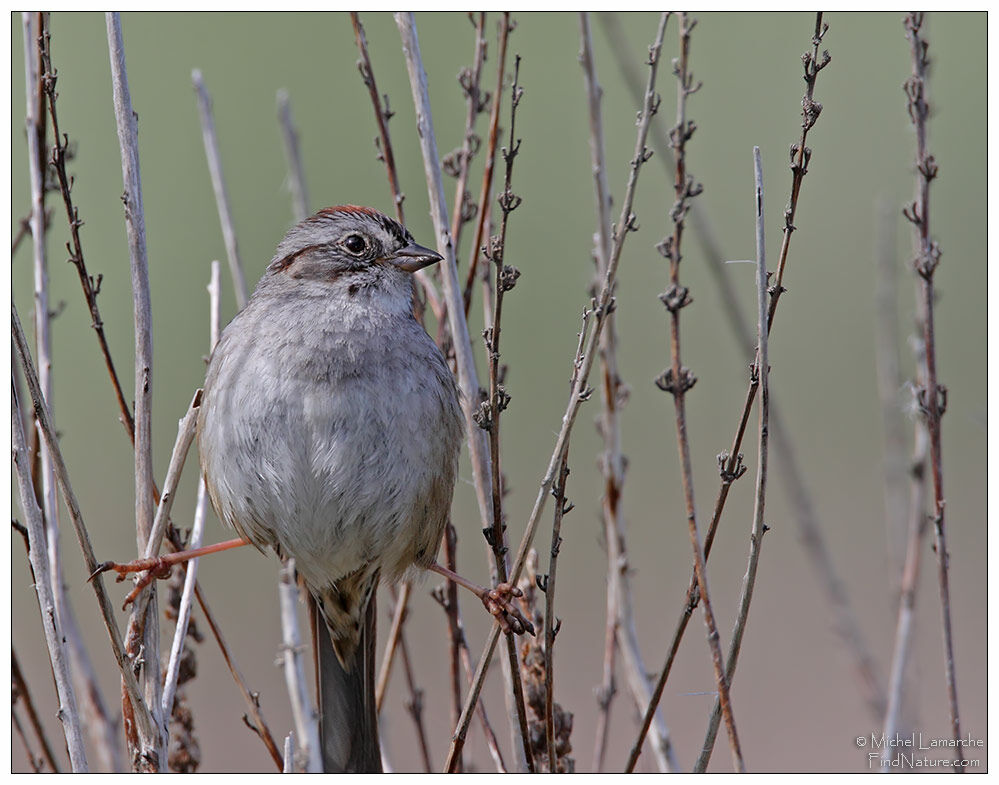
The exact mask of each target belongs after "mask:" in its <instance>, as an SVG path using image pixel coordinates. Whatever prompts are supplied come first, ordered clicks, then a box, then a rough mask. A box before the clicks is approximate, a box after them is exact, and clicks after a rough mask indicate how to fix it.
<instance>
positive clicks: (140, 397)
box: [106, 12, 166, 771]
mask: <svg viewBox="0 0 999 785" xmlns="http://www.w3.org/2000/svg"><path fill="white" fill-rule="evenodd" d="M106 22H107V34H108V51H109V54H110V59H111V82H112V88H113V94H114V108H115V122H116V125H117V130H118V143H119V146H120V147H121V172H122V180H123V181H124V194H123V196H122V201H123V202H124V205H125V228H126V233H127V235H128V250H129V259H130V260H131V271H132V298H133V310H134V317H135V529H136V542H137V548H138V552H139V553H144V552H145V550H146V543H147V541H148V539H149V535H150V533H151V531H152V526H153V515H154V511H155V503H154V501H153V451H152V401H153V334H152V330H153V325H152V304H151V300H150V294H149V264H148V259H147V256H146V223H145V215H144V212H143V208H142V182H141V177H140V174H139V141H138V121H137V119H136V116H135V114H134V112H133V110H132V99H131V96H130V94H129V89H128V75H127V72H126V69H125V46H124V42H123V40H122V35H121V19H120V17H119V15H118V14H117V13H111V12H109V13H107V15H106ZM147 591H148V592H149V593H150V601H149V604H148V617H147V618H146V619H141V618H138V617H137V616H135V615H133V616H132V619H131V620H130V623H129V635H128V639H129V643H130V647H129V648H130V651H132V653H133V654H134V653H137V652H138V649H139V641H138V640H137V639H136V638H135V637H134V636H135V635H136V634H138V633H140V632H141V639H142V642H141V645H142V647H143V649H144V651H143V659H144V662H145V663H146V667H143V668H142V669H141V679H142V682H143V684H144V692H145V697H146V704H147V705H148V707H149V711H150V713H151V714H152V717H153V720H154V722H155V724H156V728H155V734H154V735H153V736H151V737H149V736H147V737H144V738H142V737H140V738H139V742H140V745H141V749H135V748H134V747H133V750H132V752H133V756H134V757H135V758H136V761H135V763H134V764H133V765H134V766H135V767H136V768H138V769H139V770H150V771H159V770H161V767H162V766H164V765H165V763H166V734H165V725H164V722H163V717H162V714H161V701H162V695H161V685H160V674H159V660H160V645H159V643H160V642H159V623H158V621H159V619H158V614H157V609H156V601H155V599H156V598H155V587H150V588H149V589H147ZM133 647H134V648H133ZM125 712H126V717H127V716H128V715H129V713H130V710H129V709H126V710H125ZM140 733H141V727H140ZM133 741H134V739H133ZM154 756H155V757H154Z"/></svg>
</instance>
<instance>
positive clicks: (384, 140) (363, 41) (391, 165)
mask: <svg viewBox="0 0 999 785" xmlns="http://www.w3.org/2000/svg"><path fill="white" fill-rule="evenodd" d="M350 22H351V24H352V25H353V27H354V40H355V41H356V43H357V50H358V52H359V53H360V55H361V58H360V59H359V60H358V61H357V70H358V71H360V73H361V81H363V82H364V86H365V87H367V88H368V95H369V96H370V98H371V106H372V108H373V109H374V111H375V122H376V123H377V124H378V136H377V137H376V138H375V147H376V148H377V150H378V160H379V161H381V162H382V163H384V164H385V174H386V176H387V177H388V181H389V190H390V191H391V192H392V204H393V205H394V206H395V217H396V218H398V219H399V223H401V224H403V225H404V226H405V224H406V218H405V214H404V212H403V209H402V203H403V201H404V200H405V198H406V195H405V194H404V193H403V192H402V190H401V189H400V187H399V173H398V171H397V169H396V165H395V152H394V151H393V149H392V138H391V137H390V136H389V126H388V123H389V120H391V119H392V116H393V115H394V114H395V112H393V111H392V110H391V109H390V108H389V101H388V95H386V96H385V103H384V106H383V105H382V98H381V96H380V95H379V94H378V85H377V83H376V82H375V71H374V69H373V68H372V66H371V56H370V55H369V54H368V39H367V36H365V34H364V26H363V25H362V24H361V18H360V16H358V14H357V12H356V11H351V12H350ZM415 275H416V280H417V282H418V283H419V284H420V287H421V288H422V289H423V294H424V296H425V297H426V298H427V304H428V305H429V306H430V310H431V311H433V312H434V317H435V318H436V319H437V321H438V323H440V322H442V321H444V319H443V315H444V305H443V304H442V303H441V298H440V295H439V294H438V292H437V288H436V287H435V286H434V284H433V280H432V279H431V278H430V276H429V275H428V274H427V272H426V270H417V271H416V273H415ZM419 307H420V314H418V315H422V304H420V306H419Z"/></svg>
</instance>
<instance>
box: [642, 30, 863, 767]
mask: <svg viewBox="0 0 999 785" xmlns="http://www.w3.org/2000/svg"><path fill="white" fill-rule="evenodd" d="M815 25H816V26H815V33H814V34H813V37H812V47H813V51H812V52H810V53H809V52H806V53H805V54H804V55H803V56H802V61H803V63H804V66H805V82H806V92H805V96H804V98H803V99H802V132H801V133H802V135H801V141H800V143H798V144H795V145H792V147H791V174H792V177H791V196H790V199H789V203H788V207H787V208H786V209H785V211H784V227H783V232H784V238H783V243H782V245H781V252H780V258H781V260H782V261H781V267H782V268H783V265H784V262H785V261H786V259H787V252H788V248H789V245H790V238H791V233H792V232H793V231H794V228H795V227H794V223H793V222H794V214H795V212H796V210H797V206H798V194H799V192H800V189H801V181H802V179H803V178H804V176H805V174H806V173H807V161H808V160H809V159H810V158H811V150H810V149H808V148H807V147H806V146H805V140H806V139H807V135H808V131H809V130H810V129H811V128H812V126H814V125H815V121H816V120H817V119H818V115H819V112H820V111H821V104H818V103H816V102H815V101H814V100H813V98H812V95H813V94H814V89H815V80H816V77H817V76H818V73H819V71H821V70H822V69H823V68H825V67H826V66H827V65H828V64H829V62H830V59H831V58H830V57H829V53H828V52H823V53H822V58H821V59H820V58H819V55H818V48H819V46H820V44H821V43H822V38H823V36H824V35H825V33H826V31H827V30H828V25H823V24H822V14H821V12H820V13H819V14H817V16H816V23H815ZM769 291H770V296H771V301H770V309H769V310H768V314H767V317H768V321H769V324H768V327H767V333H768V335H769V334H770V332H771V331H772V329H773V318H774V307H775V300H774V298H775V297H776V294H777V292H779V291H781V288H780V285H779V284H778V285H777V287H776V288H774V287H771V289H770V290H769ZM758 388H759V379H758V376H757V375H756V374H751V375H750V381H749V387H748V389H747V390H746V399H745V402H744V404H743V409H742V414H741V415H740V418H739V423H738V426H737V427H736V433H735V437H734V438H733V441H732V448H731V450H730V451H726V452H723V453H721V454H720V455H719V456H718V468H719V474H720V476H721V486H720V488H719V490H718V496H717V498H716V499H715V505H714V512H713V514H712V517H711V522H710V524H709V526H708V530H707V533H706V534H705V537H704V554H705V559H707V556H708V554H709V552H710V550H711V544H712V543H713V542H714V537H715V533H716V532H717V529H718V524H719V521H720V520H721V515H722V512H723V511H724V509H725V502H726V500H727V499H728V493H729V490H730V489H731V487H732V483H733V482H735V481H736V480H737V479H738V478H739V477H741V476H742V475H743V474H744V473H745V472H746V467H745V466H744V465H743V463H742V453H741V452H739V449H740V447H741V446H742V439H743V436H744V435H745V432H746V427H747V425H748V423H749V416H750V413H751V411H752V406H753V402H754V401H755V399H756V393H757V390H758ZM784 446H785V448H786V453H787V456H788V457H790V455H791V451H790V443H789V442H787V443H786V444H785V445H784ZM785 469H787V470H788V471H789V472H796V471H797V469H796V467H795V466H794V463H793V461H788V463H787V465H786V466H785ZM788 487H790V488H794V489H797V491H799V492H798V493H796V494H794V496H795V498H794V506H795V507H796V508H797V509H798V510H799V511H801V512H807V513H808V515H807V516H806V517H807V519H808V521H809V523H810V524H811V525H809V526H805V525H802V529H803V531H804V533H805V540H806V545H807V546H808V551H809V554H810V555H811V556H812V558H813V559H814V560H816V563H817V564H818V566H819V567H820V570H821V571H822V573H823V575H824V577H825V579H826V585H827V588H828V590H829V594H830V597H831V599H832V600H833V605H834V607H835V608H836V609H837V610H838V611H840V618H841V619H843V620H845V621H846V622H848V623H849V624H850V626H849V628H848V629H849V632H848V633H845V637H847V639H848V641H849V642H850V643H851V646H852V648H853V649H854V651H855V652H856V653H857V654H858V664H859V669H860V671H861V673H862V675H863V676H864V677H865V682H864V683H865V685H866V686H867V688H868V694H869V695H872V696H876V693H877V690H878V688H877V681H876V679H875V677H874V672H873V669H872V662H871V660H870V658H869V656H867V657H865V656H864V655H865V653H866V650H865V648H864V647H863V645H862V644H863V639H862V636H859V628H857V626H856V623H855V619H854V617H853V615H852V614H851V613H849V606H848V602H847V600H846V596H845V589H844V588H843V585H842V581H840V580H839V579H838V576H837V575H836V574H835V571H834V570H833V567H832V563H831V561H830V559H829V556H828V553H827V551H826V549H825V548H824V547H823V543H822V539H821V535H820V533H819V531H818V529H817V526H815V525H814V515H813V514H812V510H811V505H810V501H809V498H808V496H807V494H804V492H803V491H804V486H803V484H802V483H801V480H800V477H799V478H798V480H797V481H795V482H790V483H789V484H788ZM799 523H802V524H804V520H803V519H799ZM695 577H696V576H695ZM699 601H700V600H699V592H698V589H697V585H696V580H695V578H691V584H690V588H688V590H687V597H686V600H685V605H684V608H683V610H682V612H681V614H680V620H679V621H678V622H677V626H676V629H675V630H674V632H673V639H672V642H671V644H670V646H669V649H668V650H667V654H666V662H665V664H664V666H663V668H662V669H661V670H660V673H659V680H658V682H657V684H656V690H655V694H654V697H653V701H652V703H651V704H650V709H651V707H653V706H655V705H657V704H658V701H659V698H660V696H661V695H662V690H663V687H664V686H665V683H666V680H667V679H668V677H669V673H670V669H671V667H672V664H673V660H674V658H675V656H676V652H677V650H678V648H679V645H680V640H681V639H682V638H683V634H684V632H685V630H686V626H687V622H688V621H689V619H690V615H691V614H692V613H693V610H694V608H696V607H697V604H698V602H699ZM854 632H855V633H857V634H856V635H853V634H850V633H854ZM872 699H876V698H872ZM646 716H648V712H646ZM644 737H645V731H644V730H642V731H640V732H639V736H638V739H637V741H636V743H635V746H634V747H633V748H632V753H631V765H632V766H633V765H634V760H635V759H637V755H638V752H639V751H640V747H641V745H642V742H643V740H644ZM629 770H630V769H629Z"/></svg>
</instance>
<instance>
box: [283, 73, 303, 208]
mask: <svg viewBox="0 0 999 785" xmlns="http://www.w3.org/2000/svg"><path fill="white" fill-rule="evenodd" d="M277 104H278V119H279V121H280V123H281V136H282V138H283V139H284V151H285V154H286V155H287V156H288V188H289V190H290V191H291V202H292V212H293V213H294V215H295V220H296V221H304V220H305V219H306V218H308V217H309V193H308V191H307V190H306V185H305V171H304V170H303V169H302V151H301V150H300V149H299V147H298V130H297V129H296V128H295V123H294V121H293V120H292V119H291V102H290V100H289V99H288V91H287V90H285V89H284V88H281V89H280V90H278V92H277Z"/></svg>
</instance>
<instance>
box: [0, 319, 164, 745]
mask: <svg viewBox="0 0 999 785" xmlns="http://www.w3.org/2000/svg"><path fill="white" fill-rule="evenodd" d="M10 316H11V334H12V336H13V339H14V351H15V354H16V355H17V360H18V362H19V363H20V365H21V370H22V372H23V374H24V380H25V382H26V383H27V385H28V393H29V394H30V396H31V401H32V405H33V407H34V412H35V418H36V419H37V421H38V425H39V427H40V428H41V431H42V437H43V439H44V441H45V443H46V445H48V447H49V449H50V450H51V451H52V461H53V468H54V469H55V475H56V479H57V480H58V481H59V487H60V488H61V489H62V497H63V501H64V502H65V504H66V507H67V509H68V510H69V516H70V520H71V521H72V522H73V528H74V530H75V531H76V536H77V539H78V541H79V543H80V549H81V551H82V552H83V558H84V562H85V563H86V569H87V574H88V575H90V574H93V572H94V571H95V570H96V569H97V567H98V564H97V559H96V558H95V556H94V549H93V546H92V545H91V544H90V535H89V534H88V532H87V527H86V524H85V523H84V521H83V514H82V513H81V512H80V505H79V503H78V502H77V499H76V494H75V493H73V486H72V485H71V484H70V481H69V472H68V471H67V469H66V462H65V461H64V460H63V458H62V451H61V450H60V449H59V442H58V441H57V439H56V436H55V431H54V430H53V428H52V421H51V420H50V418H49V416H48V407H47V406H46V404H45V400H44V399H43V397H42V393H41V389H40V387H39V384H38V374H37V373H36V372H35V365H34V362H33V361H32V359H31V354H30V352H29V350H28V342H27V339H26V338H25V336H24V330H23V329H22V327H21V319H20V317H19V316H18V314H17V307H16V306H15V305H14V304H13V303H11V313H10ZM90 583H91V585H92V586H93V588H94V594H96V595H97V602H98V605H99V606H100V609H101V616H102V618H103V619H104V625H105V627H106V628H107V631H108V636H109V637H110V639H111V650H112V651H113V652H114V657H115V662H116V663H117V664H118V669H119V670H120V671H121V675H122V681H123V682H124V690H125V694H126V695H127V696H128V698H129V700H130V702H131V705H132V706H133V714H132V715H131V719H132V721H134V722H135V723H136V724H137V725H139V726H140V728H141V730H140V733H141V734H142V735H143V737H145V738H149V737H151V736H152V735H153V734H154V733H155V728H156V726H155V725H154V722H153V718H152V716H151V715H150V712H149V710H148V709H147V708H146V704H145V701H144V700H143V698H142V695H141V692H140V690H139V685H138V682H137V681H136V678H135V674H134V673H133V672H132V663H131V661H130V660H129V659H128V657H127V656H126V654H125V647H124V644H123V643H122V639H121V631H120V630H119V629H118V623H117V622H116V621H115V617H114V609H113V607H112V605H111V600H110V598H109V597H108V594H107V591H106V590H105V588H104V580H103V577H102V576H100V575H98V576H96V577H95V578H94V579H93V580H92V581H91V582H90ZM150 752H154V750H150Z"/></svg>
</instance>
